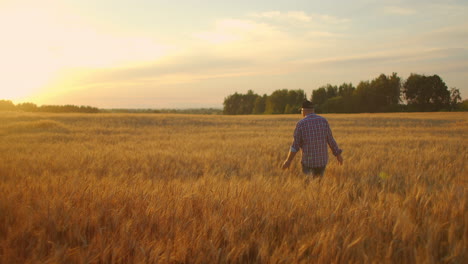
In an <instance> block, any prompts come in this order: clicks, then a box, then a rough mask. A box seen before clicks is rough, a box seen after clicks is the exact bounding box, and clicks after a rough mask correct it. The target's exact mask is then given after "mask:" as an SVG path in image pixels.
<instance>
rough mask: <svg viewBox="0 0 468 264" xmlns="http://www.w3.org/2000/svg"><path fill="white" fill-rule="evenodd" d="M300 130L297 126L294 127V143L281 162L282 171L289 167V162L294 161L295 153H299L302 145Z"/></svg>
mask: <svg viewBox="0 0 468 264" xmlns="http://www.w3.org/2000/svg"><path fill="white" fill-rule="evenodd" d="M299 130H300V128H299V126H298V125H296V128H295V129H294V141H293V143H292V145H291V149H290V150H289V153H288V157H287V158H286V161H284V162H283V165H281V168H282V169H283V170H285V169H287V168H289V166H290V165H291V161H292V160H293V159H294V157H295V156H296V153H297V152H298V151H299V149H300V148H301V145H302V141H301V136H300V131H299Z"/></svg>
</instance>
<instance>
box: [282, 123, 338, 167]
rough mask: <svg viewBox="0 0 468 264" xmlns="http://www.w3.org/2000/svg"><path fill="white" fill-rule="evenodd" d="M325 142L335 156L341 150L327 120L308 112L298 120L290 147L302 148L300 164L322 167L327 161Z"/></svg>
mask: <svg viewBox="0 0 468 264" xmlns="http://www.w3.org/2000/svg"><path fill="white" fill-rule="evenodd" d="M327 144H328V145H329V146H330V148H331V149H332V151H333V154H334V155H335V156H336V155H338V154H340V153H341V152H342V151H341V149H339V148H338V145H337V144H336V141H335V139H334V138H333V135H332V132H331V129H330V126H329V125H328V121H327V120H326V119H325V118H323V117H321V116H318V115H316V114H309V115H307V116H306V117H305V118H303V119H302V120H300V121H299V122H298V123H297V125H296V129H295V131H294V142H293V145H292V146H291V149H292V150H293V151H294V150H295V151H296V152H297V151H299V148H300V149H302V164H303V165H304V166H307V167H311V168H315V167H324V166H326V165H327V163H328V150H327Z"/></svg>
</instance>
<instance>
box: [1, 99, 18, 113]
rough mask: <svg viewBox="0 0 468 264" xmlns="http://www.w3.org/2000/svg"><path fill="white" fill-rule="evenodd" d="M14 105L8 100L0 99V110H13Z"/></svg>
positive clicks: (14, 108)
mask: <svg viewBox="0 0 468 264" xmlns="http://www.w3.org/2000/svg"><path fill="white" fill-rule="evenodd" d="M15 110H16V107H15V104H13V102H12V101H10V100H0V111H15Z"/></svg>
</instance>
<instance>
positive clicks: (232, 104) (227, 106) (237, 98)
mask: <svg viewBox="0 0 468 264" xmlns="http://www.w3.org/2000/svg"><path fill="white" fill-rule="evenodd" d="M240 104H241V95H240V94H238V93H237V92H236V93H234V94H231V95H229V96H228V97H226V98H224V102H223V105H224V108H223V114H225V115H236V114H237V113H238V109H239V107H240Z"/></svg>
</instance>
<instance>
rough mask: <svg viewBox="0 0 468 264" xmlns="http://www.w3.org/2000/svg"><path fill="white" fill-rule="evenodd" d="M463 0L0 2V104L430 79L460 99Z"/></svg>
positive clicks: (134, 101) (179, 103)
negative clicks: (382, 77) (379, 78)
mask: <svg viewBox="0 0 468 264" xmlns="http://www.w3.org/2000/svg"><path fill="white" fill-rule="evenodd" d="M467 14H468V1H467V0H463V1H461V0H453V1H451V0H445V1H433V0H424V1H422V0H421V1H420V0H412V1H398V0H391V1H387V0H354V1H349V0H346V1H345V0H329V1H318V0H317V1H316V0H299V1H290V0H281V1H280V0H256V1H252V0H248V1H247V0H236V1H203V0H173V1H161V0H56V1H55V0H41V1H36V0H31V1H27V0H11V1H10V0H0V33H1V35H2V37H1V41H0V99H8V100H12V101H13V102H15V103H20V102H34V103H36V104H39V105H41V104H75V105H91V106H96V107H101V108H194V107H222V103H223V100H224V98H225V97H226V96H228V95H230V94H232V93H234V92H241V93H245V92H246V91H247V90H249V89H251V90H253V91H254V92H256V93H258V94H264V93H267V94H270V93H271V92H273V91H274V90H277V89H283V88H286V89H303V90H305V92H306V93H307V94H308V95H310V94H311V91H312V90H314V89H316V88H318V87H320V86H322V85H325V84H327V83H330V84H333V85H339V84H341V83H343V82H352V83H353V84H354V85H355V86H356V85H357V84H358V83H359V81H362V80H371V79H373V78H375V77H377V76H378V75H379V74H381V73H384V74H386V75H390V74H392V72H396V73H398V75H399V76H400V77H402V78H403V79H406V78H408V76H409V75H410V73H419V74H425V75H433V74H438V75H439V76H440V77H441V78H442V79H443V80H444V81H445V83H446V84H447V86H448V87H449V88H451V87H456V88H459V89H460V91H461V94H462V97H463V98H464V99H466V98H468V16H467Z"/></svg>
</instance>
